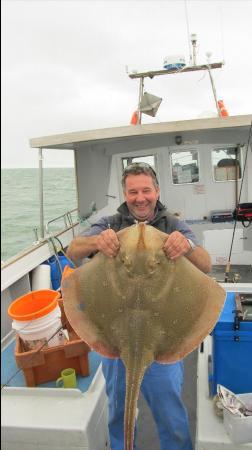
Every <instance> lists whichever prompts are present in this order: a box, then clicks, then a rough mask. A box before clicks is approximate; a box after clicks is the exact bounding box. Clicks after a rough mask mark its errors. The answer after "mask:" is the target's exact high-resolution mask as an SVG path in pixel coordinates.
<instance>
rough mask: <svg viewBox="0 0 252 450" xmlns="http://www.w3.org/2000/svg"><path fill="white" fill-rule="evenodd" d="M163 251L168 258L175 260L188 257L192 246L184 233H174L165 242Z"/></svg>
mask: <svg viewBox="0 0 252 450" xmlns="http://www.w3.org/2000/svg"><path fill="white" fill-rule="evenodd" d="M163 250H164V252H165V254H166V256H167V257H168V258H170V259H172V260H175V259H177V258H179V257H180V256H184V255H186V254H187V253H188V252H189V250H191V246H190V244H189V242H188V240H187V239H186V237H185V236H184V235H183V234H182V233H180V232H179V231H173V233H171V234H170V235H169V237H168V239H167V240H166V241H165V243H164V246H163Z"/></svg>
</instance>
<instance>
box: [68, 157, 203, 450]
mask: <svg viewBox="0 0 252 450" xmlns="http://www.w3.org/2000/svg"><path fill="white" fill-rule="evenodd" d="M122 186H123V192H124V197H125V203H123V204H122V205H121V206H120V207H119V208H118V214H115V215H113V216H110V217H104V218H102V219H100V220H99V221H98V222H97V223H95V224H93V225H92V226H91V228H90V229H89V230H88V231H86V232H85V235H84V236H79V237H77V238H75V239H74V240H73V241H72V242H71V244H70V246H69V248H68V251H67V254H68V256H69V257H70V258H71V259H72V260H73V261H75V262H77V263H78V262H79V261H80V260H81V259H83V258H84V257H86V256H89V255H91V254H93V253H94V252H97V251H101V252H102V253H104V254H105V255H107V256H108V257H111V258H113V257H115V256H116V255H117V253H118V251H119V246H120V244H119V241H118V238H117V235H116V231H119V230H120V229H123V228H126V227H128V226H131V225H133V224H134V223H137V222H146V223H148V224H150V225H152V226H154V227H155V228H158V229H159V230H161V231H164V232H166V233H168V234H169V236H168V238H167V240H166V242H165V244H164V247H163V250H164V253H165V254H166V256H167V258H169V259H172V260H176V259H177V258H179V257H181V256H185V257H186V258H188V259H189V260H190V261H191V262H192V263H193V264H194V265H195V266H196V267H198V269H200V270H201V271H203V272H205V273H207V272H209V271H210V270H211V261H210V257H209V255H208V253H207V252H206V251H205V250H204V249H203V248H202V247H200V246H199V243H198V242H197V239H196V237H195V236H194V234H193V233H192V231H191V230H190V228H189V227H188V226H187V225H186V223H185V222H183V221H181V220H179V219H178V218H177V217H175V216H174V215H172V214H169V213H168V211H167V210H166V208H165V207H164V206H163V205H162V204H161V203H160V201H159V195H160V188H159V184H158V180H157V177H156V173H155V171H154V170H153V169H152V167H151V166H149V165H148V164H146V163H132V164H130V165H129V166H127V167H126V168H125V170H124V173H123V178H122ZM102 367H103V374H104V377H105V380H106V391H107V395H108V400H109V433H110V445H111V450H124V423H123V419H124V399H125V369H124V365H123V363H122V361H121V360H120V359H108V358H103V361H102ZM182 385H183V362H182V361H179V362H177V363H175V364H158V363H156V362H154V363H153V364H151V366H150V367H149V368H148V369H147V371H146V372H145V375H144V378H143V381H142V385H141V391H142V393H143V395H144V397H145V399H146V401H147V403H148V405H149V406H150V408H151V411H152V414H153V417H154V419H155V422H156V425H157V429H158V433H159V439H160V446H161V450H192V443H191V438H190V432H189V425H188V417H187V412H186V409H185V407H184V405H183V402H182V399H181V391H182ZM135 449H136V447H135V446H134V450H135Z"/></svg>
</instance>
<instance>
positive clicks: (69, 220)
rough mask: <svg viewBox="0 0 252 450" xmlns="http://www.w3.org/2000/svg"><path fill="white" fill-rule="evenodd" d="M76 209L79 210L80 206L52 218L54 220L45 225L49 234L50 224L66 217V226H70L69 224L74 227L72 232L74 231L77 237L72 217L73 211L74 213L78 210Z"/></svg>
mask: <svg viewBox="0 0 252 450" xmlns="http://www.w3.org/2000/svg"><path fill="white" fill-rule="evenodd" d="M76 211H78V208H75V209H71V210H70V211H67V212H66V213H64V214H61V215H60V216H58V217H55V218H54V219H52V220H49V221H48V222H47V224H46V226H45V228H46V232H47V233H48V234H49V226H50V225H51V224H52V223H53V222H56V221H57V220H59V219H64V222H65V227H66V228H68V226H69V227H71V228H72V232H73V237H75V234H74V223H73V219H72V213H73V212H76Z"/></svg>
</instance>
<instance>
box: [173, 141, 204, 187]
mask: <svg viewBox="0 0 252 450" xmlns="http://www.w3.org/2000/svg"><path fill="white" fill-rule="evenodd" d="M189 152H197V161H198V178H199V179H198V181H185V182H183V183H174V181H173V162H172V155H173V154H174V153H177V154H178V153H189ZM170 170H171V182H172V185H173V186H184V185H188V184H190V185H195V184H197V183H200V180H201V168H200V151H199V150H198V149H196V148H191V149H184V150H171V151H170Z"/></svg>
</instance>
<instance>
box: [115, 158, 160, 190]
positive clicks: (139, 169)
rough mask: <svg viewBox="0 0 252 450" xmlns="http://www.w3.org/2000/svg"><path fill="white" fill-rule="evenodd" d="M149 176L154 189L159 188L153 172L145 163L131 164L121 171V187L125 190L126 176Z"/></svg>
mask: <svg viewBox="0 0 252 450" xmlns="http://www.w3.org/2000/svg"><path fill="white" fill-rule="evenodd" d="M141 174H145V175H150V176H151V178H152V179H153V183H154V186H155V188H158V187H159V183H158V179H157V175H156V172H155V170H154V169H153V168H152V167H151V166H150V165H149V164H147V163H145V162H135V163H132V164H129V165H128V166H126V167H125V169H124V171H123V176H122V187H123V189H125V181H126V178H127V176H128V175H141Z"/></svg>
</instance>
